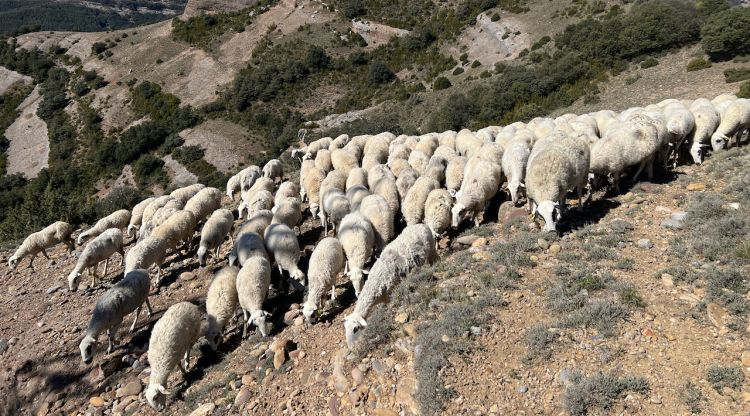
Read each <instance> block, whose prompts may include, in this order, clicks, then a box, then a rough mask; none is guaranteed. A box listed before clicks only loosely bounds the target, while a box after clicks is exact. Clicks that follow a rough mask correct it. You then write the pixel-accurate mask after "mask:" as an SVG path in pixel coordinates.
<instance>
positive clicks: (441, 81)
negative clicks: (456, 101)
mask: <svg viewBox="0 0 750 416" xmlns="http://www.w3.org/2000/svg"><path fill="white" fill-rule="evenodd" d="M452 86H453V84H451V82H450V81H449V80H448V78H446V77H438V78H437V79H436V80H435V82H434V83H433V84H432V88H433V89H435V90H444V89H446V88H450V87H452Z"/></svg>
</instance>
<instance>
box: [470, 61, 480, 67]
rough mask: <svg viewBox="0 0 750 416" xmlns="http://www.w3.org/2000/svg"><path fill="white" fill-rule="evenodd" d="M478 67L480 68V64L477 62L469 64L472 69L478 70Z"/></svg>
mask: <svg viewBox="0 0 750 416" xmlns="http://www.w3.org/2000/svg"><path fill="white" fill-rule="evenodd" d="M480 66H482V63H481V62H479V61H474V62H472V63H471V67H472V68H479V67H480Z"/></svg>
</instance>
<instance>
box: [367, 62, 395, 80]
mask: <svg viewBox="0 0 750 416" xmlns="http://www.w3.org/2000/svg"><path fill="white" fill-rule="evenodd" d="M395 78H396V74H394V73H393V71H391V68H388V66H387V65H386V64H384V63H382V62H380V61H377V62H373V63H372V64H370V69H369V70H368V73H367V80H368V81H369V82H370V84H384V83H386V82H390V81H393V80H394V79H395Z"/></svg>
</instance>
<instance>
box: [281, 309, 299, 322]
mask: <svg viewBox="0 0 750 416" xmlns="http://www.w3.org/2000/svg"><path fill="white" fill-rule="evenodd" d="M299 314H300V311H299V309H292V310H290V311H287V312H286V313H285V314H284V322H293V321H294V319H295V318H296V317H298V316H299Z"/></svg>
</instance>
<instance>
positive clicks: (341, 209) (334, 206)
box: [319, 188, 351, 234]
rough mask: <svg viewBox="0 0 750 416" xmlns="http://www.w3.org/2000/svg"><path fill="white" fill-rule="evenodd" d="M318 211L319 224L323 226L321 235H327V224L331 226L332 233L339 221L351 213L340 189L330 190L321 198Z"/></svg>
mask: <svg viewBox="0 0 750 416" xmlns="http://www.w3.org/2000/svg"><path fill="white" fill-rule="evenodd" d="M322 202H323V203H322V204H321V210H320V214H319V217H320V222H321V223H322V224H323V233H324V234H328V224H329V223H330V224H331V225H332V226H333V231H334V233H335V232H336V229H337V228H338V225H339V223H340V222H341V219H342V218H344V216H346V214H348V213H349V212H351V206H350V205H349V200H348V199H347V198H346V195H345V194H344V192H342V191H341V190H340V189H336V188H334V189H331V190H329V191H328V192H327V193H326V194H325V196H324V197H323V201H322Z"/></svg>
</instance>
